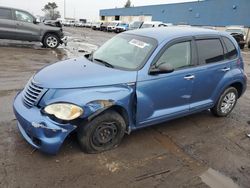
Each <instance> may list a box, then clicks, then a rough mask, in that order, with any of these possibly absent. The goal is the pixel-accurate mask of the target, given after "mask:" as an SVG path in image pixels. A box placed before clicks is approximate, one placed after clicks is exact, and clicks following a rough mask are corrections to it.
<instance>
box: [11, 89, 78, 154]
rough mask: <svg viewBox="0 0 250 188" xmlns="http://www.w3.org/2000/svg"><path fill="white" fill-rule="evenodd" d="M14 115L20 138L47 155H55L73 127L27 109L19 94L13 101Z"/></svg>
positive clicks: (37, 110)
mask: <svg viewBox="0 0 250 188" xmlns="http://www.w3.org/2000/svg"><path fill="white" fill-rule="evenodd" d="M13 108H14V113H15V116H16V118H17V121H18V128H19V130H20V132H21V134H22V136H23V137H24V138H25V139H26V141H27V142H28V143H29V144H31V145H32V146H33V147H35V148H37V149H39V150H40V151H42V152H45V153H48V154H56V153H57V152H58V151H59V149H60V147H61V145H62V143H63V141H64V140H65V138H66V137H67V136H68V135H69V134H70V133H71V132H72V131H73V130H75V129H76V126H75V125H71V124H59V123H57V122H54V121H52V120H51V119H49V118H48V117H47V116H44V115H42V114H41V111H40V109H39V108H37V107H35V106H34V107H32V108H27V107H26V106H25V105H24V103H23V99H22V93H19V94H18V95H17V96H16V98H15V101H14V106H13Z"/></svg>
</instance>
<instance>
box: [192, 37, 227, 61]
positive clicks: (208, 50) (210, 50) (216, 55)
mask: <svg viewBox="0 0 250 188" xmlns="http://www.w3.org/2000/svg"><path fill="white" fill-rule="evenodd" d="M196 43H197V47H198V54H199V63H200V64H210V63H216V62H219V61H223V60H224V51H223V47H222V44H221V42H220V40H219V39H202V40H197V41H196Z"/></svg>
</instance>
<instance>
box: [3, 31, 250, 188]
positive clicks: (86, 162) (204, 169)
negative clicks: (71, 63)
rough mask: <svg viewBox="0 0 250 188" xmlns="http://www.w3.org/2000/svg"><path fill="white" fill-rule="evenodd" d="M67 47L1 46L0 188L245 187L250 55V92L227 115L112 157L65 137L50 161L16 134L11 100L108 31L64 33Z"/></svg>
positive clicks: (177, 123)
mask: <svg viewBox="0 0 250 188" xmlns="http://www.w3.org/2000/svg"><path fill="white" fill-rule="evenodd" d="M66 31H67V32H68V35H70V38H69V40H70V42H69V45H68V46H66V47H64V46H61V47H60V48H58V49H56V50H50V49H44V48H41V46H40V44H39V43H25V42H18V41H7V40H1V41H0V138H1V139H0V187H11V188H12V187H37V188H38V187H72V188H73V187H87V188H91V187H139V188H140V187H159V188H160V187H162V188H166V187H199V188H203V187H204V188H205V187H213V188H215V187H227V188H229V187H245V188H247V187H250V138H249V137H248V136H247V134H248V133H250V51H249V50H248V49H245V50H244V51H243V52H242V54H243V57H244V60H245V68H246V73H247V75H248V78H249V80H248V90H247V92H246V93H245V95H244V96H243V97H242V98H241V99H240V100H239V101H238V104H237V106H236V108H235V109H234V111H233V112H232V113H231V115H230V116H229V117H227V118H216V117H214V116H212V115H211V113H210V112H209V111H204V112H201V113H198V114H195V115H191V116H187V117H184V118H180V119H177V120H173V121H170V122H166V123H163V124H160V125H156V126H153V127H150V128H146V129H143V130H139V131H135V132H133V133H132V134H131V135H129V136H125V138H124V139H123V141H122V144H121V145H120V146H119V147H118V148H116V149H114V150H111V151H108V152H105V153H101V154H96V155H90V154H85V153H82V152H81V150H80V148H79V146H78V143H77V140H76V136H75V135H74V134H73V135H71V136H70V137H69V138H68V139H67V140H66V141H65V143H64V145H63V147H62V148H61V150H60V152H59V153H58V155H56V156H49V155H45V154H42V153H40V152H39V151H37V150H34V149H33V148H32V147H31V146H30V145H29V144H27V143H26V141H25V140H24V139H23V138H22V137H21V136H20V134H19V132H18V131H17V127H16V123H17V122H16V119H15V117H14V114H13V112H12V101H13V98H14V97H15V95H16V93H17V92H18V91H19V90H21V89H22V88H23V87H24V85H25V83H26V82H27V81H28V79H29V78H30V77H31V76H32V75H33V74H34V73H35V72H36V71H37V70H39V69H40V68H42V67H44V66H47V65H49V64H52V63H55V62H57V61H59V60H63V59H67V58H69V57H78V56H81V55H83V54H84V53H86V52H90V51H92V50H95V49H96V48H98V46H100V45H101V44H103V43H104V42H105V41H106V40H108V39H109V38H111V37H112V36H114V35H115V34H112V33H104V32H99V31H92V30H90V29H84V28H78V29H73V28H67V29H66Z"/></svg>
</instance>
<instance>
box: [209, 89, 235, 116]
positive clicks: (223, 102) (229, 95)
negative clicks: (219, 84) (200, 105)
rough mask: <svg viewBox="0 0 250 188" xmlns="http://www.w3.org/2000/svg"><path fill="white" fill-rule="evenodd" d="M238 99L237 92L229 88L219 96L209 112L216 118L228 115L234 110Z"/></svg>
mask: <svg viewBox="0 0 250 188" xmlns="http://www.w3.org/2000/svg"><path fill="white" fill-rule="evenodd" d="M237 99H238V91H237V89H235V88H234V87H229V88H228V89H226V90H225V91H224V92H223V93H222V95H221V96H220V98H219V100H218V102H217V103H216V105H215V106H214V107H213V108H212V109H211V112H212V113H213V114H214V115H215V116H218V117H225V116H227V115H229V114H230V113H231V112H232V110H233V109H234V107H235V105H236V103H237Z"/></svg>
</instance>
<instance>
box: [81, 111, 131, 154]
mask: <svg viewBox="0 0 250 188" xmlns="http://www.w3.org/2000/svg"><path fill="white" fill-rule="evenodd" d="M125 129H126V123H125V121H124V119H123V117H122V116H121V115H120V114H119V113H117V112H115V111H107V112H104V113H103V114H101V115H99V116H97V117H96V118H94V119H93V120H92V121H91V122H89V123H87V124H86V125H83V126H81V127H79V130H78V132H77V133H78V141H79V144H80V146H81V148H82V150H83V151H84V152H87V153H100V152H103V151H107V150H110V149H113V148H115V147H117V146H118V145H119V144H120V142H121V140H122V138H123V136H124V133H125Z"/></svg>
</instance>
